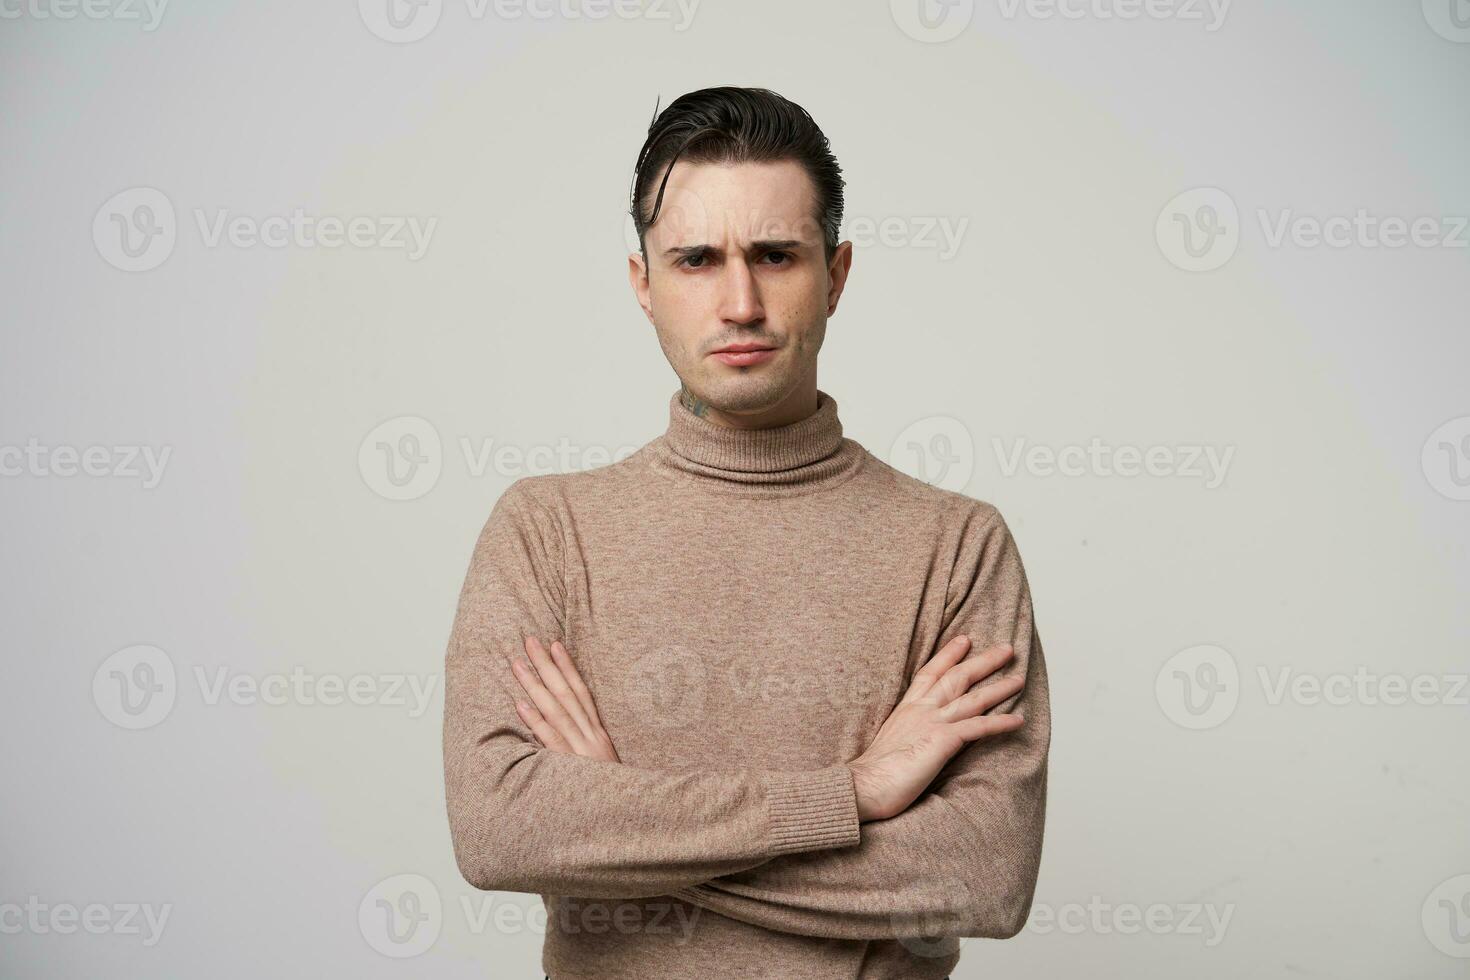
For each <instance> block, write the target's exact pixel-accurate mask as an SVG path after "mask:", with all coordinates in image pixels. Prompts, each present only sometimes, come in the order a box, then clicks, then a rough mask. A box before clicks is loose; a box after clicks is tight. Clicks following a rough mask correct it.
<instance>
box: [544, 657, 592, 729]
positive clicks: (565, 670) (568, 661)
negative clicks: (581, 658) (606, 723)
mask: <svg viewBox="0 0 1470 980" xmlns="http://www.w3.org/2000/svg"><path fill="white" fill-rule="evenodd" d="M551 659H552V660H553V661H555V662H556V665H557V666H558V667H560V668H561V675H562V677H564V678H566V681H567V686H568V687H570V688H571V689H572V693H573V694H575V695H576V696H577V703H578V704H580V705H581V706H582V711H583V712H585V713H586V715H587V718H588V720H589V721H591V722H593V723H594V724H595V725H596V727H598V728H601V727H602V720H601V719H600V718H598V716H597V702H595V701H593V700H592V692H591V691H589V690H587V685H586V684H585V683H583V681H582V675H581V674H579V673H577V665H576V664H574V663H572V655H571V654H569V653H567V648H566V647H565V646H563V645H562V642H561V641H560V640H553V641H552V643H551Z"/></svg>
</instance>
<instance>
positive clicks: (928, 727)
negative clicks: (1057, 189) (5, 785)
mask: <svg viewBox="0 0 1470 980" xmlns="http://www.w3.org/2000/svg"><path fill="white" fill-rule="evenodd" d="M632 208H633V216H634V223H635V226H636V228H637V230H638V233H639V241H640V245H641V251H640V252H639V253H635V254H632V255H630V256H629V278H630V281H631V283H632V285H633V289H634V291H635V293H636V294H637V297H638V302H639V304H640V305H641V306H642V308H643V311H644V313H645V314H646V315H647V316H648V319H649V321H650V322H651V323H652V324H653V327H654V330H655V332H656V334H657V337H658V341H659V344H660V345H661V347H662V348H663V352H664V355H665V357H667V358H668V361H669V363H670V364H671V365H672V367H673V369H674V372H675V373H676V374H677V375H678V376H679V379H680V381H681V385H680V388H679V390H678V391H677V392H674V393H672V394H671V395H670V398H669V426H668V429H667V431H666V432H665V433H664V434H663V435H662V436H660V437H659V438H657V439H655V440H653V441H652V442H650V443H648V444H647V445H645V446H644V447H643V448H641V449H640V450H639V451H638V452H637V453H635V454H633V455H632V456H630V457H628V458H627V459H624V460H622V461H620V462H617V463H614V464H612V465H610V466H604V467H600V468H598V469H593V470H588V471H585V472H581V473H571V474H556V475H549V476H537V477H527V478H522V479H520V480H517V481H516V482H515V483H513V484H512V485H511V486H510V488H509V489H507V490H506V491H505V493H504V494H503V495H502V496H501V497H500V499H499V500H498V501H497V502H496V504H495V506H494V508H493V509H492V512H491V514H490V518H489V520H488V522H487V523H486V524H485V527H484V530H483V531H482V532H481V534H480V537H479V540H478V542H477V543H476V546H475V550H474V555H473V557H472V559H471V562H470V568H469V573H468V575H467V577H466V580H465V584H464V589H463V591H462V593H461V595H460V601H459V609H458V614H457V616H456V619H455V623H454V628H453V633H452V636H451V638H450V642H449V649H448V653H447V658H446V674H445V676H446V701H445V724H444V763H445V777H446V793H447V799H448V811H449V821H450V828H451V832H452V837H453V842H454V852H455V857H456V859H457V861H458V864H459V868H460V870H461V872H462V873H463V874H464V876H465V878H466V880H467V881H469V882H470V884H472V885H474V886H475V887H477V888H482V889H494V890H505V891H524V892H532V893H539V894H540V895H541V896H542V899H543V901H544V902H545V904H546V907H547V912H548V922H547V932H546V939H545V946H544V950H543V958H542V961H543V968H544V970H545V972H546V973H547V974H548V975H549V976H550V977H551V978H552V980H584V978H585V980H591V978H600V980H601V978H618V980H623V978H627V980H663V978H668V980H701V978H708V977H716V978H742V980H743V978H756V977H759V978H767V977H768V978H772V980H776V978H779V980H837V978H844V980H854V978H899V977H902V978H908V980H913V978H918V980H930V978H933V980H937V978H942V977H946V976H947V975H948V974H949V973H950V971H951V970H952V969H953V968H954V966H955V964H956V962H958V960H959V940H958V937H960V936H989V937H1008V936H1012V935H1014V934H1015V933H1016V932H1018V931H1019V930H1020V929H1021V927H1022V925H1023V924H1024V923H1025V921H1026V916H1027V913H1028V911H1029V909H1030V905H1031V899H1032V894H1033V891H1034V888H1035V884H1036V877H1037V869H1038V865H1039V862H1040V857H1041V846H1042V829H1043V822H1044V819H1043V818H1044V811H1045V800H1046V758H1047V749H1048V745H1049V741H1050V731H1051V724H1050V712H1049V704H1048V694H1047V678H1046V668H1045V664H1044V661H1043V658H1042V648H1041V642H1040V639H1039V637H1038V634H1037V631H1036V628H1035V625H1034V623H1033V617H1032V607H1031V598H1030V592H1029V589H1028V586H1027V582H1026V576H1025V572H1024V570H1023V568H1022V565H1021V559H1020V556H1019V554H1018V552H1017V550H1016V544H1015V541H1014V539H1013V538H1012V536H1011V533H1010V531H1009V529H1008V528H1007V526H1006V524H1005V522H1004V520H1003V519H1002V518H1001V515H1000V514H999V513H998V512H997V510H996V509H995V508H994V507H992V506H991V505H989V504H987V503H983V502H981V501H979V500H975V499H972V498H970V497H966V496H963V495H961V494H957V493H951V492H949V491H946V490H942V489H938V488H935V487H931V486H928V485H926V484H924V483H921V482H919V481H918V480H915V479H913V478H911V477H909V476H907V475H905V474H903V473H901V472H899V471H897V470H895V469H893V468H891V467H890V466H888V465H886V464H885V463H883V462H882V461H881V460H879V459H877V458H875V457H873V456H871V455H870V454H868V453H867V451H866V450H864V449H863V448H862V447H861V446H860V445H858V444H857V443H856V442H854V441H852V440H851V439H846V438H844V437H843V435H842V426H841V423H840V421H839V420H838V417H837V405H836V401H835V400H834V399H833V398H832V397H831V396H830V395H829V394H828V393H827V392H825V391H823V390H821V389H819V388H818V387H817V354H818V352H819V351H820V350H821V347H822V341H823V338H824V335H825V332H826V323H827V318H828V317H829V316H831V315H832V314H833V313H834V312H835V311H836V309H837V301H838V299H839V297H840V296H841V294H842V290H843V286H844V284H845V283H846V280H847V275H848V271H849V268H850V267H851V263H852V245H851V243H850V242H843V243H841V244H839V243H838V242H837V228H838V226H839V224H840V222H841V216H842V178H841V171H840V169H839V168H838V166H837V162H836V161H835V159H833V157H832V154H831V152H830V150H829V148H828V144H827V140H826V138H825V137H824V136H823V135H822V133H821V131H820V130H819V129H818V128H817V126H816V124H815V123H814V122H813V121H812V119H811V117H810V116H809V115H807V113H806V112H805V110H803V109H801V108H800V107H799V106H797V105H795V104H793V103H791V102H789V101H787V100H785V99H783V98H781V97H780V96H778V95H776V94H775V93H772V92H769V91H766V90H764V89H741V88H715V89H706V90H702V91H698V92H693V93H691V94H688V95H685V96H683V97H682V98H680V99H678V100H677V101H675V102H674V103H672V104H671V105H670V106H668V108H667V109H665V110H664V111H663V112H662V113H660V114H658V115H657V116H656V118H655V119H654V121H653V124H652V125H651V127H650V130H649V134H648V139H647V141H646V143H645V144H644V147H643V150H642V152H641V153H640V154H639V158H638V165H637V175H636V178H635V180H634V186H633V195H632ZM887 340H889V341H891V340H892V338H887ZM522 654H523V655H522Z"/></svg>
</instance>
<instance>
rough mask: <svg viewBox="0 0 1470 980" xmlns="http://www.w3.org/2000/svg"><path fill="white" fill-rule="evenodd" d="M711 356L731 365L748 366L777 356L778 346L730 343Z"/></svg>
mask: <svg viewBox="0 0 1470 980" xmlns="http://www.w3.org/2000/svg"><path fill="white" fill-rule="evenodd" d="M710 356H711V357H714V358H716V359H717V360H719V361H720V362H722V363H724V364H728V365H730V366H731V367H748V366H750V365H752V364H760V363H762V362H764V361H768V360H770V359H771V358H772V357H775V356H776V348H774V347H771V346H770V345H768V344H730V345H728V346H725V347H721V348H720V349H719V350H717V351H715V352H713V353H712V354H711V355H710Z"/></svg>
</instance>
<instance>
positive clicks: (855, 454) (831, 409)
mask: <svg viewBox="0 0 1470 980" xmlns="http://www.w3.org/2000/svg"><path fill="white" fill-rule="evenodd" d="M679 395H680V391H679V390H678V389H675V391H674V393H673V395H672V396H670V398H669V427H668V429H667V430H666V431H665V432H664V434H663V436H661V437H660V438H659V439H657V440H655V441H654V449H655V453H654V456H655V458H656V459H657V460H658V461H659V463H660V464H662V465H663V466H665V467H667V468H668V469H670V470H674V471H677V472H679V473H680V474H682V475H684V476H685V477H687V478H692V479H694V480H697V481H700V482H701V483H703V484H704V485H706V486H708V487H710V488H711V489H723V490H733V491H743V492H747V493H764V492H767V491H768V490H774V491H776V492H780V493H805V492H810V491H813V490H820V489H825V488H827V487H829V486H835V485H836V484H838V483H843V482H845V481H846V480H847V479H848V477H850V476H852V475H853V474H854V473H855V472H856V471H857V468H858V467H860V466H861V465H862V462H863V457H864V456H865V455H866V451H865V450H864V449H863V448H862V446H860V445H858V444H857V443H856V442H854V441H852V440H851V439H845V438H843V435H842V422H841V420H840V419H839V418H838V416H837V400H836V399H834V398H833V397H832V396H831V395H829V394H828V393H827V392H825V391H822V390H820V389H819V390H818V391H817V410H816V411H815V412H813V413H812V414H811V415H808V416H807V417H806V418H804V419H799V420H797V421H795V422H791V423H789V424H787V425H779V426H774V427H772V428H768V429H732V428H729V427H727V426H723V425H719V424H717V423H715V422H711V421H710V420H709V419H706V418H701V417H700V416H698V415H695V414H694V413H693V412H691V411H689V409H688V408H686V407H685V405H684V403H683V401H682V400H681V399H680V397H679Z"/></svg>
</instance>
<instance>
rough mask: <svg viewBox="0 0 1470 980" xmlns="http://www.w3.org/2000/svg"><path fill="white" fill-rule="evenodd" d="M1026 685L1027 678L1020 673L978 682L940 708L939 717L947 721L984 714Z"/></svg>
mask: <svg viewBox="0 0 1470 980" xmlns="http://www.w3.org/2000/svg"><path fill="white" fill-rule="evenodd" d="M1025 686H1026V678H1024V677H1022V676H1020V675H1019V674H1016V675H1014V676H1011V677H1003V678H1001V679H1000V680H998V681H992V682H990V683H989V684H977V685H976V686H975V687H972V688H970V690H969V691H967V692H966V693H965V694H964V695H962V696H961V697H957V698H955V699H954V700H953V701H951V702H950V703H949V704H946V705H945V706H944V707H943V708H940V709H939V717H940V718H942V719H944V720H945V721H955V720H958V719H960V718H969V717H971V716H972V715H979V714H984V713H985V712H987V711H989V710H990V709H991V708H993V707H995V706H996V705H998V704H1000V703H1001V702H1002V701H1004V700H1005V699H1006V698H1008V697H1010V696H1011V695H1013V694H1017V693H1019V692H1020V690H1021V689H1022V688H1023V687H1025Z"/></svg>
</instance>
